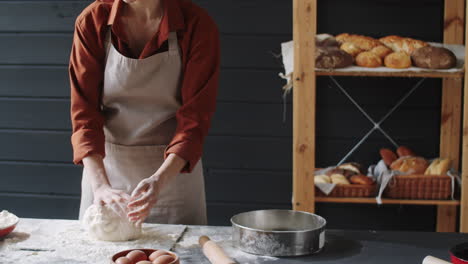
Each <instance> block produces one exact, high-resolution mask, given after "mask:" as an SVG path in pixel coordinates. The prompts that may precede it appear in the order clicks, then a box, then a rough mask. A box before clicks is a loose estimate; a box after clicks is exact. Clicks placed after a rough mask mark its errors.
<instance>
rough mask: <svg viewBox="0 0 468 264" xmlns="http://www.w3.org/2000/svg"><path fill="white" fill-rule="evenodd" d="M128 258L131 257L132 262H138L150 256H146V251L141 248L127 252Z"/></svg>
mask: <svg viewBox="0 0 468 264" xmlns="http://www.w3.org/2000/svg"><path fill="white" fill-rule="evenodd" d="M127 258H129V259H130V260H131V261H132V263H137V262H138V261H142V260H148V257H147V256H146V254H145V252H143V251H141V250H133V251H130V252H129V253H128V254H127Z"/></svg>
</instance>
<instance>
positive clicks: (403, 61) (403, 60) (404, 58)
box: [384, 52, 411, 69]
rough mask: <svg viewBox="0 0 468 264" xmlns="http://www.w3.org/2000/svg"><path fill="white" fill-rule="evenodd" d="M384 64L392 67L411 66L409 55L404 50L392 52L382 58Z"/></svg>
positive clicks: (402, 67) (403, 67)
mask: <svg viewBox="0 0 468 264" xmlns="http://www.w3.org/2000/svg"><path fill="white" fill-rule="evenodd" d="M384 63H385V66H386V67H388V68H394V69H406V68H409V67H411V57H410V56H409V55H408V54H406V53H405V52H393V53H390V54H389V55H387V57H385V60H384Z"/></svg>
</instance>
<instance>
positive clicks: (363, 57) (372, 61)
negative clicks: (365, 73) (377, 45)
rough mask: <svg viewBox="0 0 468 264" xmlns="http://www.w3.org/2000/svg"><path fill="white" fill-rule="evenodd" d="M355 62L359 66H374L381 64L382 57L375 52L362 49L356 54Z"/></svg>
mask: <svg viewBox="0 0 468 264" xmlns="http://www.w3.org/2000/svg"><path fill="white" fill-rule="evenodd" d="M356 64H357V65H358V66H361V67H367V68H376V67H380V66H382V59H380V57H379V56H378V55H376V54H375V53H372V52H370V51H364V52H361V53H359V54H358V55H357V56H356Z"/></svg>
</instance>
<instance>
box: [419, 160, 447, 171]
mask: <svg viewBox="0 0 468 264" xmlns="http://www.w3.org/2000/svg"><path fill="white" fill-rule="evenodd" d="M449 169H450V160H449V159H442V158H438V159H435V160H434V161H432V163H431V165H429V167H428V168H427V169H426V171H425V172H424V174H426V175H445V174H447V171H448V170H449Z"/></svg>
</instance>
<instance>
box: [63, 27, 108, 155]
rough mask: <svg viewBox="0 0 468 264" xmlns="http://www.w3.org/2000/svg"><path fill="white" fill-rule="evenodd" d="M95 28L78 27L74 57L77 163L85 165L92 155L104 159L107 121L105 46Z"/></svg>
mask: <svg viewBox="0 0 468 264" xmlns="http://www.w3.org/2000/svg"><path fill="white" fill-rule="evenodd" d="M98 39H99V38H98V33H97V32H96V29H95V27H92V26H89V27H88V26H86V25H83V23H80V22H79V21H78V20H77V22H76V24H75V33H74V37H73V46H72V50H71V55H70V65H69V77H70V86H71V122H72V127H73V131H72V132H73V133H72V137H71V142H72V146H73V162H74V163H75V164H81V163H82V159H83V158H84V157H86V156H88V155H91V154H99V155H101V156H103V157H104V155H105V152H104V132H103V124H104V118H103V116H102V114H101V111H100V97H101V91H102V83H103V72H104V71H103V63H102V61H103V56H105V53H104V54H103V52H102V50H103V49H102V47H100V45H102V43H100V41H98Z"/></svg>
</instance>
